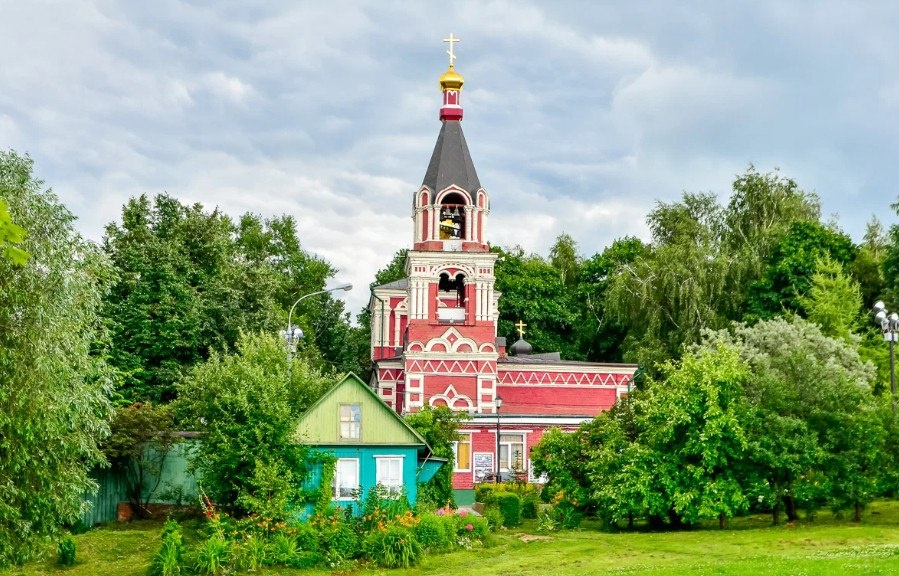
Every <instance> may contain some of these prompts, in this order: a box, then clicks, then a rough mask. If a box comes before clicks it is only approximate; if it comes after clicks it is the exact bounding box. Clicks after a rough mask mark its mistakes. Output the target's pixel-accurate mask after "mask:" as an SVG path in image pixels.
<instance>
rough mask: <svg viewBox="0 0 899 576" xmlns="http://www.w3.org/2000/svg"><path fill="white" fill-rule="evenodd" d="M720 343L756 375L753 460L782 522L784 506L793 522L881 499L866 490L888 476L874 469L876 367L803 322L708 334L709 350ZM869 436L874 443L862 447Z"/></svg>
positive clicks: (751, 398)
mask: <svg viewBox="0 0 899 576" xmlns="http://www.w3.org/2000/svg"><path fill="white" fill-rule="evenodd" d="M721 344H725V345H731V346H735V347H736V349H737V350H739V353H740V356H741V357H742V358H743V359H744V360H745V361H746V362H748V363H749V365H750V366H751V368H752V372H751V374H752V376H751V378H750V379H749V381H748V382H747V384H746V386H745V389H746V397H747V401H748V403H749V404H750V406H752V408H753V410H754V413H755V419H754V420H753V423H752V430H751V435H750V436H751V439H752V449H751V450H750V453H751V454H753V455H754V462H753V464H752V466H753V468H754V469H755V470H756V471H757V473H758V474H759V476H760V477H761V478H764V480H765V482H766V483H767V485H768V488H769V490H768V492H767V497H768V501H769V502H771V503H772V514H773V518H774V521H775V523H776V522H777V521H778V518H779V513H780V510H781V506H784V507H785V509H786V512H787V516H788V519H789V520H791V521H792V520H795V519H796V518H797V508H798V507H799V506H802V505H804V506H807V507H809V508H812V509H814V508H815V507H817V506H820V505H823V504H827V503H829V504H831V505H832V506H834V507H836V508H839V507H844V506H846V505H847V504H851V503H849V502H848V500H847V498H855V499H856V500H855V502H854V503H855V504H858V509H859V510H860V508H861V507H862V506H864V504H866V503H867V502H868V501H870V498H872V497H873V494H874V492H873V491H871V490H869V489H868V488H866V486H869V485H870V483H871V482H875V483H876V481H877V479H878V476H879V475H880V474H886V473H889V471H888V470H886V469H885V468H884V467H882V466H881V467H878V466H875V465H874V462H877V461H878V459H879V458H880V457H881V455H882V454H883V450H882V448H883V444H882V440H881V439H882V435H879V434H871V426H873V425H874V424H872V422H873V420H874V416H873V414H875V413H876V412H877V410H878V408H877V402H878V400H877V399H876V398H875V397H874V396H872V395H871V389H870V383H871V381H872V378H873V366H871V365H870V364H867V363H865V362H863V361H862V360H861V359H860V358H859V355H858V353H857V352H856V351H855V349H854V347H853V346H852V345H850V344H848V343H847V342H845V341H843V340H837V339H833V338H828V337H827V336H825V335H824V334H822V333H821V330H820V328H818V327H817V326H816V325H815V324H811V323H809V322H807V321H805V320H803V319H801V318H793V319H792V320H790V321H788V320H786V319H783V318H775V319H772V320H768V321H762V322H758V323H757V324H755V325H753V326H746V325H736V326H734V327H733V328H732V330H722V331H718V332H709V333H707V334H706V335H705V337H704V340H703V343H702V347H703V348H704V349H706V350H714V349H716V348H717V347H718V346H720V345H721ZM862 434H871V438H870V439H869V440H870V441H868V440H866V441H864V442H861V441H860V440H859V439H860V438H861V435H862ZM853 442H858V445H853V444H852V443H853ZM878 468H880V469H879V470H878ZM837 489H839V491H838V490H837ZM840 491H842V494H843V496H841V495H840Z"/></svg>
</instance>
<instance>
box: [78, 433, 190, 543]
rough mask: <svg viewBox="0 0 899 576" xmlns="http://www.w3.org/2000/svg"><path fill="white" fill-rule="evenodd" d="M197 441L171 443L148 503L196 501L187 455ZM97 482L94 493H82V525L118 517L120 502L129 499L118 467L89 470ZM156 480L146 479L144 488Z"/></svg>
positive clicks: (123, 474)
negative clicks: (156, 485)
mask: <svg viewBox="0 0 899 576" xmlns="http://www.w3.org/2000/svg"><path fill="white" fill-rule="evenodd" d="M197 442H198V441H197V440H193V439H191V440H184V441H183V442H179V443H178V444H175V445H174V446H172V449H171V450H170V451H169V454H168V456H166V459H165V463H164V464H163V467H162V470H161V471H160V472H161V473H160V475H161V478H160V482H159V486H158V487H157V488H156V492H155V493H154V494H153V497H152V498H150V503H151V504H185V505H191V504H196V503H197V502H198V494H199V489H198V486H197V478H196V477H195V476H194V475H193V474H191V473H190V472H189V471H188V465H189V464H190V457H191V454H192V453H193V451H194V450H196V447H197ZM91 478H93V479H94V480H95V481H96V482H97V485H98V490H97V492H96V493H93V494H92V493H88V494H85V495H84V502H85V511H84V513H83V514H82V516H81V522H82V523H83V524H84V525H85V526H93V525H95V524H99V523H101V522H109V521H111V520H115V519H116V518H117V517H118V510H117V509H118V504H119V502H127V501H128V485H127V483H126V481H125V473H124V472H123V471H122V470H119V469H111V468H100V469H96V470H94V471H93V472H92V473H91ZM155 483H156V478H155V476H152V477H151V478H149V479H148V483H147V484H145V485H144V488H145V489H150V488H152V487H153V486H152V485H153V484H155Z"/></svg>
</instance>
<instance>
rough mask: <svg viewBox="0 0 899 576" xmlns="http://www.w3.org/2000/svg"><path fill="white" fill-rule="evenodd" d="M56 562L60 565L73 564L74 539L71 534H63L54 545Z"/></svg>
mask: <svg viewBox="0 0 899 576" xmlns="http://www.w3.org/2000/svg"><path fill="white" fill-rule="evenodd" d="M56 563H57V564H59V565H60V566H72V565H74V564H75V540H74V539H73V538H72V537H71V536H68V535H67V536H65V537H64V538H63V539H62V540H60V541H59V544H58V545H57V547H56Z"/></svg>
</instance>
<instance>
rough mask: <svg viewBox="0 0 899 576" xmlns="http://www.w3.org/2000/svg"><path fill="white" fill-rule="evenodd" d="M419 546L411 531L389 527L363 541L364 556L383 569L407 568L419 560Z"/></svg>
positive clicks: (401, 527)
mask: <svg viewBox="0 0 899 576" xmlns="http://www.w3.org/2000/svg"><path fill="white" fill-rule="evenodd" d="M421 552H422V548H421V544H420V543H419V542H418V540H417V539H416V538H415V535H414V534H413V533H412V530H410V529H409V528H406V527H404V526H390V527H388V528H387V529H386V530H383V531H382V530H378V531H375V532H372V533H371V534H369V535H368V537H366V539H365V554H366V555H367V556H368V557H369V558H370V559H372V560H373V561H375V562H377V563H378V565H380V566H383V567H385V568H408V567H410V566H414V565H416V564H417V563H418V561H419V560H420V559H421Z"/></svg>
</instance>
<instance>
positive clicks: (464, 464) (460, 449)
mask: <svg viewBox="0 0 899 576" xmlns="http://www.w3.org/2000/svg"><path fill="white" fill-rule="evenodd" d="M453 459H454V460H455V462H456V466H455V470H456V472H468V471H469V470H471V434H465V433H460V434H459V440H458V441H457V442H453Z"/></svg>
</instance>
